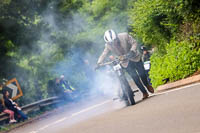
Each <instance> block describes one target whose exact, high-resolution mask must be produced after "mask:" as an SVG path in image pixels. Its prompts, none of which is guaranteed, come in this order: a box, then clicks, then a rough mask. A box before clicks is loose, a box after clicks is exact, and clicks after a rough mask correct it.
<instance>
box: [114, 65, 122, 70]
mask: <svg viewBox="0 0 200 133" xmlns="http://www.w3.org/2000/svg"><path fill="white" fill-rule="evenodd" d="M121 68H122V67H121V65H120V64H117V65H115V66H113V69H114V70H115V71H117V70H120V69H121Z"/></svg>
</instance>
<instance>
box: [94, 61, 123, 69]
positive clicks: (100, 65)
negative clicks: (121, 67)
mask: <svg viewBox="0 0 200 133" xmlns="http://www.w3.org/2000/svg"><path fill="white" fill-rule="evenodd" d="M121 61H123V60H122V59H120V58H115V59H114V60H113V61H108V62H104V63H101V64H98V66H97V67H96V68H95V70H97V69H99V68H101V67H104V66H107V65H112V64H118V63H120V62H121Z"/></svg>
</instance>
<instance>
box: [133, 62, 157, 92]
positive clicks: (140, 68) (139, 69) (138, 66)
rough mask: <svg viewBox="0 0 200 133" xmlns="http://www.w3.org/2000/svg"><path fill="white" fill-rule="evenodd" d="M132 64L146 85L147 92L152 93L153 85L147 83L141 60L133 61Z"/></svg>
mask: <svg viewBox="0 0 200 133" xmlns="http://www.w3.org/2000/svg"><path fill="white" fill-rule="evenodd" d="M134 64H135V68H136V70H137V72H138V74H139V76H140V78H141V80H142V82H143V84H144V85H145V86H146V88H147V89H148V91H149V92H151V93H154V89H153V87H152V86H151V85H150V84H149V83H148V80H147V74H146V72H145V69H144V66H143V63H142V61H139V62H134Z"/></svg>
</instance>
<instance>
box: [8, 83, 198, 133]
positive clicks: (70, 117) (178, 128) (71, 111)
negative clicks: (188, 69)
mask: <svg viewBox="0 0 200 133" xmlns="http://www.w3.org/2000/svg"><path fill="white" fill-rule="evenodd" d="M140 98H141V95H140V96H138V97H137V99H140ZM77 107H79V108H77ZM11 133H200V83H197V84H192V85H189V86H186V87H181V88H177V89H174V90H170V91H167V92H163V93H160V94H155V95H153V96H151V97H150V98H148V99H146V100H144V101H138V103H137V104H136V105H134V106H129V107H124V106H123V105H122V104H121V105H120V102H119V101H112V100H110V99H103V98H102V99H98V100H96V101H94V102H92V103H89V104H85V103H84V102H82V103H76V104H74V105H71V108H68V109H66V108H65V109H64V110H63V111H61V112H60V113H57V114H54V115H53V116H50V117H48V118H44V119H42V120H40V121H36V122H33V123H31V124H28V125H25V126H24V127H21V128H18V129H15V130H14V131H11Z"/></svg>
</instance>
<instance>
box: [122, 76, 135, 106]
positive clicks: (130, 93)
mask: <svg viewBox="0 0 200 133" xmlns="http://www.w3.org/2000/svg"><path fill="white" fill-rule="evenodd" d="M121 80H122V89H123V90H124V91H123V92H124V93H125V95H126V97H127V101H128V106H130V105H134V104H135V99H134V93H133V91H132V89H131V87H130V85H129V83H128V81H127V79H126V78H125V77H123V78H121Z"/></svg>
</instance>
